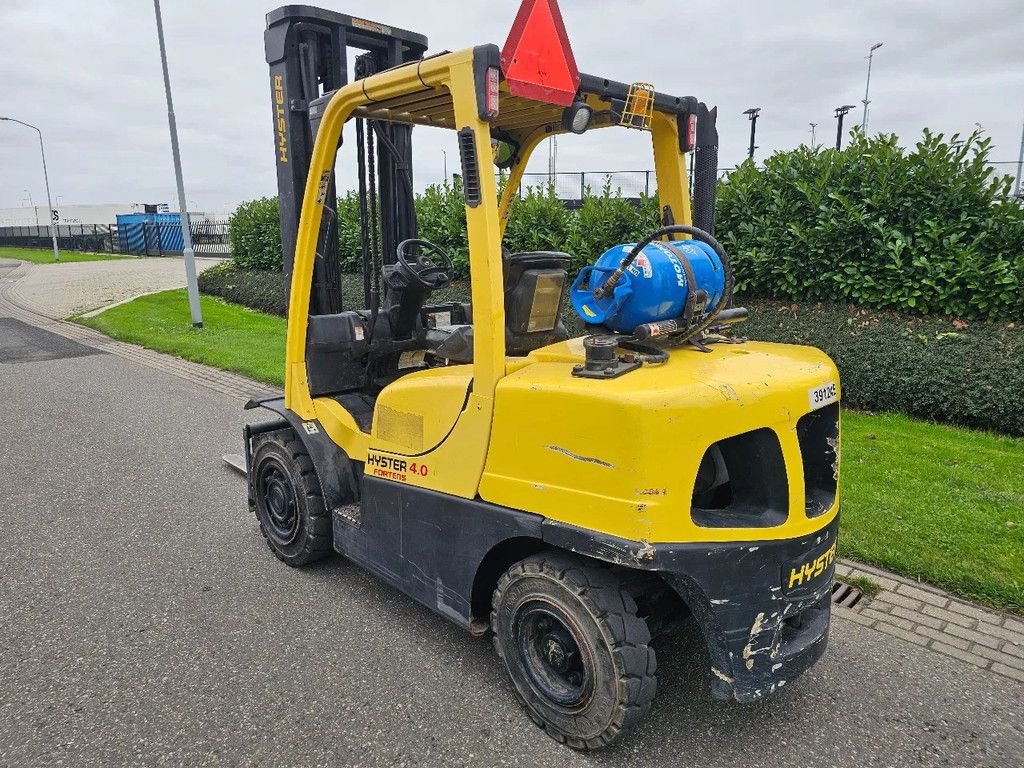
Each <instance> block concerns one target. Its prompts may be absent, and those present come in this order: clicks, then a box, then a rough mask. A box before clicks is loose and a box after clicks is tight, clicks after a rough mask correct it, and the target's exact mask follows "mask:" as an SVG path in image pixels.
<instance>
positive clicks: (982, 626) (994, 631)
mask: <svg viewBox="0 0 1024 768" xmlns="http://www.w3.org/2000/svg"><path fill="white" fill-rule="evenodd" d="M836 573H837V575H838V576H839V578H840V579H842V578H843V577H847V576H861V577H864V578H868V579H870V580H871V581H873V582H875V583H876V584H878V585H879V586H880V587H881V588H882V590H881V591H880V592H879V593H878V594H877V595H876V596H875V597H873V598H870V599H864V600H861V601H860V602H859V603H858V604H857V605H856V606H854V607H853V608H840V609H838V610H842V611H845V612H846V617H847V618H848V619H850V620H852V621H855V622H857V623H858V624H863V625H864V626H866V627H871V628H872V629H877V630H878V631H879V632H885V633H886V634H888V635H892V636H893V637H898V638H900V639H901V640H905V641H907V642H910V643H914V644H915V645H921V646H925V647H928V648H931V649H932V650H933V651H937V652H939V653H942V654H945V655H946V656H952V657H953V658H956V659H960V660H961V661H965V662H967V663H968V664H973V665H975V666H977V667H981V668H982V669H988V670H991V671H992V672H995V673H996V674H999V675H1003V676H1004V677H1009V678H1012V679H1013V680H1017V681H1019V682H1024V620H1021V619H1020V618H1017V617H1014V616H1009V615H1006V614H1003V613H999V612H997V611H992V610H989V609H987V608H982V607H980V606H978V605H975V604H974V603H971V602H968V601H966V600H962V599H960V598H958V597H954V596H953V595H950V594H948V593H947V592H943V591H942V590H941V589H937V588H936V587H933V586H931V585H930V584H921V583H919V582H915V581H912V580H911V579H907V578H904V577H902V576H897V575H896V574H893V573H890V572H888V571H883V570H881V569H880V568H874V567H871V566H868V565H863V564H862V563H854V562H850V561H844V562H842V563H840V564H839V565H838V566H837V569H836Z"/></svg>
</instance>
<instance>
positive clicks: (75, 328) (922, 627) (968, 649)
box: [0, 264, 1024, 683]
mask: <svg viewBox="0 0 1024 768" xmlns="http://www.w3.org/2000/svg"><path fill="white" fill-rule="evenodd" d="M26 271H27V270H26V269H25V265H24V264H22V266H21V267H19V268H16V269H14V270H12V272H10V273H8V275H7V276H6V277H5V279H4V280H3V281H0V306H2V307H3V308H4V309H5V310H6V311H8V312H9V313H10V314H11V315H12V316H14V317H16V318H17V319H19V320H22V321H23V322H25V323H29V324H30V325H35V326H38V327H41V328H45V329H46V330H48V331H51V332H53V333H56V334H58V335H60V336H64V337H65V338H68V339H71V340H73V341H77V342H78V343H80V344H84V345H85V346H87V347H92V348H93V349H98V350H102V351H103V352H109V353H110V354H114V355H118V356H120V357H124V358H127V359H129V360H132V361H134V362H136V363H139V364H141V365H146V366H149V367H150V368H155V369H157V370H160V371H163V372H165V373H169V374H171V375H173V376H177V377H178V378H181V379H185V380H186V381H189V382H191V383H193V384H196V385H198V386H201V387H206V388H208V389H213V390H215V391H217V392H221V393H223V394H225V395H227V396H229V397H232V398H233V399H236V400H239V401H241V402H245V401H247V400H248V399H249V398H250V397H252V396H253V395H256V394H263V393H266V394H277V395H280V394H281V392H280V390H276V389H274V388H272V387H269V386H267V385H266V384H261V383H259V382H257V381H253V380H252V379H249V378H246V377H245V376H240V375H238V374H234V373H228V372H226V371H221V370H218V369H216V368H210V367H208V366H205V365H200V364H199V363H193V362H190V361H188V360H182V359H180V358H176V357H172V356H170V355H165V354H163V353H160V352H154V351H152V350H149V349H145V348H143V347H139V346H136V345H134V344H126V343H124V342H120V341H115V340H113V339H111V338H110V337H109V336H105V335H103V334H101V333H99V332H97V331H94V330H92V329H91V328H86V327H84V326H80V325H76V324H74V323H70V322H67V321H64V320H58V319H55V318H52V317H48V316H47V315H46V314H45V313H42V312H40V311H39V310H38V309H37V308H34V307H32V306H26V303H22V302H19V300H18V298H17V294H16V292H15V291H14V290H13V288H14V286H15V285H16V284H17V280H18V279H19V278H20V277H21V276H23V275H24V274H25V272H26ZM836 575H837V577H838V578H840V579H842V578H844V577H851V576H860V577H863V578H867V579H870V580H871V581H873V582H875V583H876V584H878V585H879V586H880V587H881V591H880V592H879V593H878V594H877V595H876V596H875V597H873V598H866V597H865V598H864V599H862V600H861V601H860V602H859V603H858V604H857V605H856V606H854V607H853V608H837V609H836V611H837V614H838V615H840V616H841V617H843V618H845V619H849V620H850V621H853V622H855V623H857V624H861V625H863V626H865V627H869V628H871V629H874V630H876V631H879V632H883V633H885V634H888V635H890V636H892V637H895V638H898V639H899V640H902V641H905V642H909V643H913V644H914V645H918V646H922V647H927V648H930V649H931V650H933V651H935V652H937V653H941V654H943V655H945V656H951V657H953V658H955V659H959V660H961V661H964V662H966V663H968V664H972V665H974V666H976V667H981V668H982V669H987V670H989V671H990V672H993V673H995V674H998V675H1001V676H1002V677H1005V678H1009V679H1011V680H1016V681H1018V682H1022V683H1024V619H1021V618H1018V617H1014V616H1010V615H1008V614H1003V613H999V612H997V611H992V610H990V609H987V608H982V607H980V606H978V605H975V604H973V603H970V602H968V601H966V600H962V599H960V598H957V597H954V596H953V595H950V594H949V593H947V592H943V591H942V590H941V589H938V588H936V587H933V586H931V585H929V584H922V583H919V582H916V581H913V580H912V579H907V578H905V577H903V576H898V575H896V574H894V573H890V572H888V571H885V570H882V569H881V568H876V567H874V566H869V565H865V564H863V563H857V562H853V561H848V560H842V561H840V562H839V564H837V566H836Z"/></svg>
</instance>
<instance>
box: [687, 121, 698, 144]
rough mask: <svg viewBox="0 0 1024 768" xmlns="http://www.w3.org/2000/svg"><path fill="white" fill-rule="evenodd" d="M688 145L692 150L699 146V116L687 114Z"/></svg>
mask: <svg viewBox="0 0 1024 768" xmlns="http://www.w3.org/2000/svg"><path fill="white" fill-rule="evenodd" d="M686 146H687V147H689V148H690V150H691V151H692V150H694V149H696V148H697V116H696V115H687V116H686Z"/></svg>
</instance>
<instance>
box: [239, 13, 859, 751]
mask: <svg viewBox="0 0 1024 768" xmlns="http://www.w3.org/2000/svg"><path fill="white" fill-rule="evenodd" d="M267 19H268V29H267V32H266V49H267V60H268V63H269V64H270V67H271V72H270V75H271V92H272V107H273V115H274V140H275V152H276V155H277V168H278V173H279V177H278V180H279V186H280V200H281V219H282V239H283V246H284V255H285V262H286V270H287V272H288V274H290V277H291V283H290V285H291V288H290V293H289V307H288V335H287V360H286V371H285V381H286V383H285V395H284V398H283V399H280V398H277V399H259V400H254V401H252V402H250V403H249V406H248V407H249V408H264V409H268V410H270V411H272V412H274V413H275V414H276V415H277V418H276V419H275V420H274V421H271V422H270V423H266V424H261V425H255V426H249V427H248V428H247V429H246V430H245V467H246V471H247V474H248V484H249V501H250V506H251V508H252V510H253V512H254V513H255V515H256V517H257V519H258V520H259V525H260V528H261V530H262V532H263V535H264V536H265V537H266V541H267V544H268V545H269V547H270V549H271V550H272V551H273V553H274V554H275V555H276V556H277V557H278V558H279V559H280V560H282V561H283V562H284V563H286V564H287V565H289V566H294V567H299V566H304V565H308V564H310V563H312V562H314V561H316V560H318V559H321V558H323V557H326V556H328V555H330V554H332V553H334V552H338V553H341V554H342V555H344V556H345V557H347V558H349V559H350V560H352V561H354V562H356V563H358V564H359V565H361V566H363V567H365V568H367V569H368V570H370V571H372V572H373V573H374V574H376V575H377V576H379V577H380V578H381V579H383V580H384V581H386V582H387V583H389V584H391V585H394V586H395V587H397V588H398V589H400V590H402V591H403V592H405V593H406V594H407V595H409V596H410V597H412V598H413V599H415V600H418V601H419V602H421V603H423V604H424V605H426V606H429V607H430V608H432V609H434V610H435V611H437V612H438V613H439V614H441V615H442V616H445V617H447V618H448V619H450V620H452V621H454V622H455V623H457V624H459V625H460V626H462V627H465V628H466V629H467V630H469V632H471V633H473V634H474V635H487V634H493V637H494V645H495V648H496V649H497V652H498V655H499V656H500V657H501V659H502V661H503V663H504V665H505V667H506V669H507V670H508V674H509V676H510V677H511V680H512V683H513V686H514V689H515V691H516V694H517V695H518V697H519V698H520V700H521V702H522V704H523V705H524V706H525V708H526V711H527V713H528V714H529V716H530V717H531V719H532V720H533V721H534V722H535V723H536V724H537V725H538V726H540V727H541V728H543V729H544V730H545V731H546V732H547V733H548V734H550V735H551V736H552V737H554V738H555V739H557V740H558V741H560V742H563V743H565V744H568V745H569V746H570V747H573V748H575V749H597V748H600V747H603V746H605V745H607V744H609V743H611V742H613V741H615V740H616V739H617V738H618V737H620V736H621V735H622V734H624V733H625V732H627V731H629V730H630V729H631V728H633V727H634V726H636V725H637V723H638V722H639V721H640V720H641V719H642V718H643V716H644V715H645V713H646V712H647V711H648V709H649V708H650V706H651V702H652V699H653V698H654V693H655V686H656V667H657V665H656V661H655V652H654V650H653V648H652V637H655V638H656V637H657V635H658V634H660V633H662V632H665V631H667V630H669V629H670V628H671V627H672V626H673V625H675V624H677V623H678V622H679V620H680V619H682V618H684V617H691V618H692V620H693V621H695V622H696V624H697V625H699V627H700V629H701V632H702V636H703V639H704V641H705V642H706V645H707V653H708V656H709V659H710V669H709V674H708V679H709V680H710V686H711V694H712V696H714V697H715V698H718V699H729V698H731V699H735V700H736V701H739V702H750V701H754V700H758V699H761V698H762V697H764V696H767V695H769V694H771V693H772V692H774V691H777V690H778V689H780V688H782V687H783V686H784V685H786V684H788V683H790V682H791V681H793V680H794V679H795V678H796V677H798V676H799V675H800V674H801V673H803V672H804V671H805V670H806V669H807V668H808V667H809V666H810V665H811V664H813V663H814V662H815V661H816V660H817V659H818V658H819V657H820V656H821V655H822V653H823V651H824V650H825V646H826V643H827V639H828V629H829V614H830V606H831V600H830V598H831V592H832V582H833V572H834V561H835V554H836V534H837V529H838V522H839V520H838V518H839V511H838V510H839V504H838V499H837V481H838V475H839V396H840V393H839V379H838V374H837V371H836V368H835V366H834V365H833V363H832V362H831V361H830V360H829V359H828V358H827V357H826V356H825V355H824V354H823V353H822V352H820V351H818V350H815V349H808V348H802V347H795V346H784V345H778V344H765V343H756V342H752V341H747V340H745V339H743V338H740V337H738V336H736V335H735V325H736V323H737V322H739V321H740V320H742V319H743V318H744V316H745V311H744V310H743V309H742V308H739V307H736V306H734V303H733V296H732V294H733V278H732V274H731V270H730V265H729V258H728V255H727V254H726V253H725V251H724V250H723V249H722V247H721V245H720V244H719V243H718V242H717V241H716V240H715V238H714V236H713V234H711V232H710V230H712V229H713V216H714V190H715V177H716V165H717V144H718V139H717V130H716V128H715V114H716V113H715V111H714V110H709V109H708V108H707V107H706V105H704V104H702V103H699V102H698V101H697V100H696V99H695V98H693V97H676V96H670V95H667V94H664V93H661V92H658V91H656V90H655V89H654V88H653V87H652V86H650V85H648V84H645V83H634V84H632V85H627V84H624V83H620V82H616V81H614V80H608V79H605V78H603V77H595V76H591V75H586V74H580V73H579V71H578V70H577V68H576V64H575V60H574V58H573V55H572V51H571V48H570V46H569V42H568V39H567V37H566V34H565V28H564V26H563V22H562V17H561V15H560V13H559V11H558V7H557V4H556V3H555V0H526V1H525V2H524V3H523V5H522V7H521V8H520V10H519V14H518V16H517V18H516V20H515V23H514V26H513V29H512V33H511V35H510V37H509V40H508V42H507V44H506V45H505V47H504V49H503V50H499V48H498V47H497V46H494V45H481V46H477V47H475V48H468V49H466V50H462V51H457V52H444V53H438V54H435V55H429V56H428V55H426V50H427V41H426V39H425V38H424V37H422V36H420V35H417V34H414V33H411V32H406V31H403V30H400V29H396V28H394V27H389V26H385V25H383V24H378V23H375V22H371V21H366V20H363V19H359V18H355V17H351V16H347V15H344V14H339V13H334V12H331V11H325V10H321V9H317V8H311V7H306V6H287V7H284V8H280V9H278V10H276V11H273V12H272V13H270V14H269V16H268V17H267ZM350 48H352V49H356V50H358V51H360V53H359V54H358V56H354V73H353V77H352V78H350V77H349V67H350V62H349V58H348V54H349V49H350ZM623 50H626V49H623ZM414 126H431V127H434V128H442V129H447V130H450V131H451V132H452V133H453V138H454V140H455V144H456V146H457V148H458V153H459V157H460V159H461V184H462V186H463V189H464V194H465V204H466V226H467V227H468V242H469V272H470V278H471V279H470V291H471V293H470V297H471V301H469V302H452V301H448V302H441V303H437V302H434V303H432V302H431V296H432V294H434V293H435V292H436V291H439V290H441V289H445V288H448V287H449V286H451V284H452V282H453V280H454V277H455V274H454V267H453V263H452V258H451V254H449V253H445V251H444V250H443V249H441V248H439V247H438V246H436V245H434V244H432V243H430V242H427V241H425V240H423V239H422V238H420V237H419V236H418V231H417V225H416V217H415V209H414V206H413V201H414V197H413V173H412V129H413V127H414ZM612 127H619V128H622V129H628V130H639V131H645V132H648V133H649V134H650V136H651V139H652V144H653V154H654V164H655V166H656V170H657V182H658V187H657V194H658V198H659V205H660V209H659V210H660V214H661V218H662V226H661V227H660V228H658V229H657V231H654V232H651V233H650V234H649V235H648V236H647V237H645V238H643V240H641V241H640V242H638V243H631V244H626V245H622V244H615V243H608V246H609V250H608V251H607V253H605V254H604V255H600V254H577V255H581V256H585V257H587V259H589V260H590V261H591V262H593V266H591V267H587V268H586V269H584V270H583V272H582V273H581V274H579V275H578V276H577V277H576V278H575V279H574V280H570V276H569V275H568V274H567V270H568V265H569V264H570V262H571V259H570V256H569V255H568V254H565V253H559V252H542V253H511V252H510V251H509V250H508V249H506V248H505V247H503V236H504V232H505V228H506V225H507V223H508V221H509V219H510V217H512V216H515V213H516V200H517V197H518V190H519V188H520V184H521V182H522V178H523V173H524V170H525V168H526V165H527V162H528V160H529V159H530V155H531V153H532V152H533V151H534V149H536V147H537V146H538V145H539V144H540V143H542V142H543V141H545V140H547V139H550V138H552V137H555V136H561V135H564V134H581V133H584V132H587V131H595V130H601V129H606V128H612ZM343 139H344V140H345V141H352V140H354V141H355V144H356V147H355V150H356V153H355V154H356V157H357V165H358V168H357V169H356V178H355V179H352V180H351V181H346V184H349V183H351V184H352V185H353V186H356V185H357V186H358V190H359V199H360V203H361V211H360V213H361V220H362V229H363V238H362V246H361V247H362V253H361V257H362V264H363V274H362V282H363V285H362V288H363V294H364V295H363V299H364V307H363V308H358V309H345V308H344V307H342V306H341V303H342V293H341V283H340V274H339V273H340V267H339V258H338V237H337V231H336V226H337V220H336V210H335V201H336V192H335V163H336V157H337V153H338V150H339V147H340V145H341V142H342V141H343ZM691 152H693V153H695V155H696V158H697V159H696V161H695V168H696V178H695V181H694V187H695V188H696V189H697V195H696V201H695V204H694V210H691V199H690V190H689V183H688V178H687V158H688V155H689V154H690V153H691ZM495 168H498V169H499V170H502V169H503V170H504V172H505V173H507V179H506V181H505V184H504V187H503V192H502V194H501V196H500V198H499V184H498V181H497V178H496V176H497V175H498V174H497V172H496V170H495ZM349 179H351V177H349ZM303 190H304V191H303ZM695 223H696V224H699V225H700V226H695ZM568 302H571V304H572V307H573V309H574V310H575V311H576V313H577V314H578V315H579V317H580V318H581V320H582V321H583V325H584V327H585V328H586V332H585V334H583V335H582V336H581V337H579V338H570V334H569V332H568V331H567V329H566V324H565V323H564V322H563V320H562V319H561V314H560V313H561V310H562V308H563V304H565V303H568Z"/></svg>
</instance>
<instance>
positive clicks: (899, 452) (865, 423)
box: [840, 412, 1024, 613]
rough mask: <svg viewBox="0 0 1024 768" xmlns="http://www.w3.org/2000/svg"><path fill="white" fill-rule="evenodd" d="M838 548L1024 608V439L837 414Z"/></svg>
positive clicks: (954, 588)
mask: <svg viewBox="0 0 1024 768" xmlns="http://www.w3.org/2000/svg"><path fill="white" fill-rule="evenodd" d="M842 470H843V474H842V490H841V492H842V505H843V522H842V534H841V537H840V549H841V550H842V554H844V555H846V556H848V557H852V558H854V559H857V560H863V561H865V562H869V563H875V564H876V565H880V566H883V567H885V568H890V569H892V570H894V571H898V572H899V573H903V574H906V575H908V576H913V577H918V578H921V579H923V580H924V581H929V582H931V583H933V584H937V585H939V586H941V587H946V588H947V589H949V590H951V591H954V592H957V593H959V594H961V595H965V596H967V597H971V598H975V599H977V600H981V601H983V602H986V603H990V604H991V605H995V606H998V607H1001V608H1008V609H1011V610H1013V611H1016V612H1018V613H1024V440H1020V439H1014V438H1009V437H1001V436H997V435H992V434H988V433H985V432H972V431H969V430H964V429H955V428H953V427H945V426H937V425H934V424H929V423H926V422H921V421H915V420H913V419H910V418H907V417H905V416H896V415H878V416H872V415H865V414H860V413H851V412H847V413H845V414H844V416H843V465H842Z"/></svg>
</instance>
